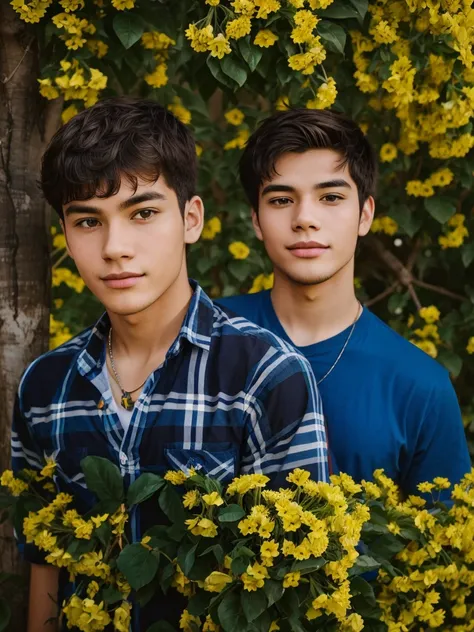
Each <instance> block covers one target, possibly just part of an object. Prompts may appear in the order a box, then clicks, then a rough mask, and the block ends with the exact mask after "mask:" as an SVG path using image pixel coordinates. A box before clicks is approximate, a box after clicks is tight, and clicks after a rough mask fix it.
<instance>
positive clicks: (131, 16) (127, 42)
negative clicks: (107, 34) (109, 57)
mask: <svg viewBox="0 0 474 632" xmlns="http://www.w3.org/2000/svg"><path fill="white" fill-rule="evenodd" d="M112 25H113V29H114V31H115V34H116V35H117V37H118V38H119V40H120V41H121V42H122V46H123V47H124V48H126V49H129V48H130V47H131V46H133V45H134V44H135V43H136V42H138V40H139V39H140V37H141V36H142V35H143V31H144V23H143V20H142V19H141V17H140V16H138V15H137V14H136V13H129V12H128V11H127V12H125V13H117V15H116V16H115V17H114V20H113V22H112Z"/></svg>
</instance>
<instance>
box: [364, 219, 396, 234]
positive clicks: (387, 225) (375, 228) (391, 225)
mask: <svg viewBox="0 0 474 632" xmlns="http://www.w3.org/2000/svg"><path fill="white" fill-rule="evenodd" d="M370 230H371V231H372V232H373V233H385V234H386V235H395V233H397V232H398V224H397V222H396V221H395V220H394V219H392V218H391V217H387V216H385V217H376V218H375V219H374V221H373V222H372V226H371V227H370Z"/></svg>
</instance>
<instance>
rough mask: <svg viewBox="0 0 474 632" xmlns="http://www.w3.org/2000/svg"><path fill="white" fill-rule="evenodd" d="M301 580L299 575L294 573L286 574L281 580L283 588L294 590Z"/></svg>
mask: <svg viewBox="0 0 474 632" xmlns="http://www.w3.org/2000/svg"><path fill="white" fill-rule="evenodd" d="M300 579H301V573H300V572H299V571H295V572H294V573H287V574H286V575H285V577H284V578H283V588H296V587H297V586H298V585H299V583H300Z"/></svg>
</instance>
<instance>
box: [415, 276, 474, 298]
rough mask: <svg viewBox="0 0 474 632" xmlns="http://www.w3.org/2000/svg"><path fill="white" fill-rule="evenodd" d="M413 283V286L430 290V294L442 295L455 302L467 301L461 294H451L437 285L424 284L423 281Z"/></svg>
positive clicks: (416, 280)
mask: <svg viewBox="0 0 474 632" xmlns="http://www.w3.org/2000/svg"><path fill="white" fill-rule="evenodd" d="M413 283H414V285H418V286H419V287H422V288H424V289H425V290H431V291H432V292H437V293H438V294H444V295H445V296H449V297H450V298H454V299H455V300H456V301H467V300H469V299H468V298H467V297H466V296H462V294H456V293H455V292H451V290H447V289H446V288H444V287H440V286H439V285H432V284H431V283H425V281H419V280H418V279H413Z"/></svg>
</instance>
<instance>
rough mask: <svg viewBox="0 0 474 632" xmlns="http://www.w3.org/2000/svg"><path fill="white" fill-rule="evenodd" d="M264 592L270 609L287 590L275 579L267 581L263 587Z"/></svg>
mask: <svg viewBox="0 0 474 632" xmlns="http://www.w3.org/2000/svg"><path fill="white" fill-rule="evenodd" d="M263 590H264V591H265V594H266V596H267V599H268V607H270V606H273V604H274V603H276V602H277V601H279V600H280V599H281V596H282V595H283V593H284V591H285V589H284V588H283V583H282V582H277V581H275V580H274V579H267V580H266V582H265V584H264V585H263Z"/></svg>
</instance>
